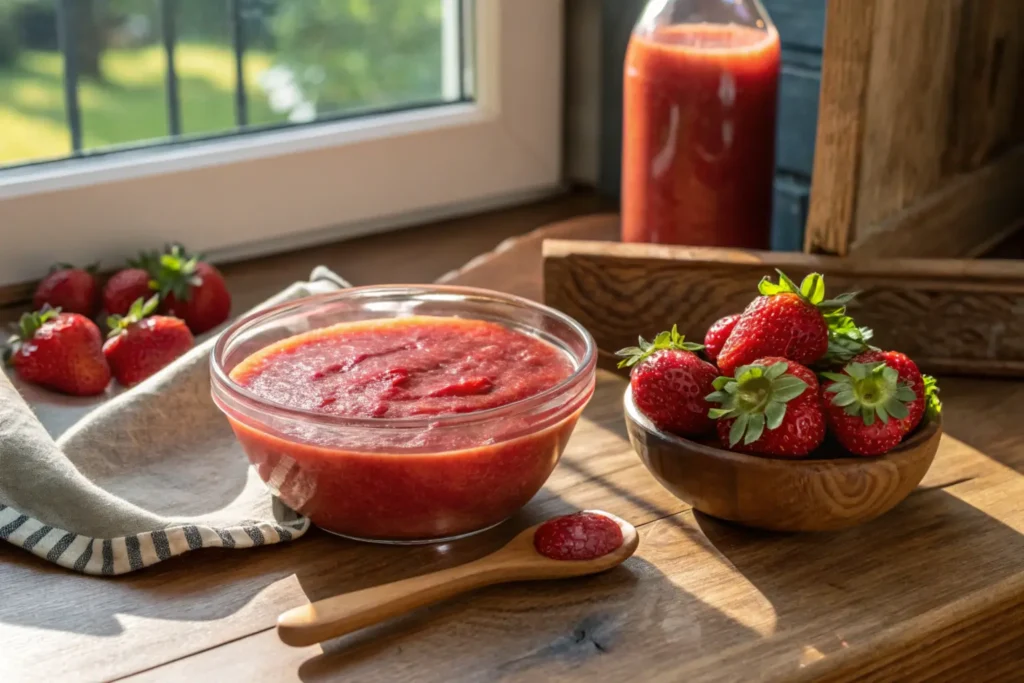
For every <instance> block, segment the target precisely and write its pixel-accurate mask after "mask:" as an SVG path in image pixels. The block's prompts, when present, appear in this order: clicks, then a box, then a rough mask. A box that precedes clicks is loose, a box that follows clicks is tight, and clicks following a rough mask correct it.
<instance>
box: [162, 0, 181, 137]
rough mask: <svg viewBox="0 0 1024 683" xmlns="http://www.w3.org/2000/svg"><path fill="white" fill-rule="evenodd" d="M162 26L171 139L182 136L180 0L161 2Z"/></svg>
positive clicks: (163, 0) (168, 123)
mask: <svg viewBox="0 0 1024 683" xmlns="http://www.w3.org/2000/svg"><path fill="white" fill-rule="evenodd" d="M160 15H161V21H160V24H161V26H162V29H163V34H164V52H165V53H166V55H167V131H168V133H169V134H170V135H171V137H175V136H178V135H181V101H180V99H179V95H178V70H177V66H176V65H175V63H174V48H175V46H176V45H177V43H178V25H177V15H178V0H160Z"/></svg>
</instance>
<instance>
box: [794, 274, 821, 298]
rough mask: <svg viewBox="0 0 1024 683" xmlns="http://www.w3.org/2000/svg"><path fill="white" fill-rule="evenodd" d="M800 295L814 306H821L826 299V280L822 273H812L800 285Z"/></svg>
mask: <svg viewBox="0 0 1024 683" xmlns="http://www.w3.org/2000/svg"><path fill="white" fill-rule="evenodd" d="M800 293H801V294H803V295H804V297H806V298H807V300H808V301H810V302H811V303H812V304H819V303H821V302H822V301H823V300H824V299H825V278H824V277H822V276H821V274H820V273H811V274H810V275H808V276H807V277H805V278H804V281H803V282H801V283H800Z"/></svg>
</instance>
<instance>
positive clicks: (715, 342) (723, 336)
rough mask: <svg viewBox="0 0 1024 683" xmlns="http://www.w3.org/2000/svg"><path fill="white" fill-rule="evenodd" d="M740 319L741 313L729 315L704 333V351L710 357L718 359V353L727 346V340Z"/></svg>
mask: <svg viewBox="0 0 1024 683" xmlns="http://www.w3.org/2000/svg"><path fill="white" fill-rule="evenodd" d="M739 321H740V315H739V314H736V315H727V316H725V317H724V318H722V319H720V320H719V321H718V322H716V323H715V324H714V325H712V326H711V328H710V329H709V330H708V333H707V334H706V335H704V353H706V354H707V356H708V358H710V359H711V360H718V354H719V353H721V352H722V347H723V346H725V342H726V340H727V339H728V338H729V335H731V334H732V330H733V328H734V327H736V323H738V322H739Z"/></svg>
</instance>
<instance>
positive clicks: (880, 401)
mask: <svg viewBox="0 0 1024 683" xmlns="http://www.w3.org/2000/svg"><path fill="white" fill-rule="evenodd" d="M899 355H902V354H899ZM904 358H906V357H905V356H904ZM908 360H909V359H908ZM904 369H906V370H907V371H908V372H909V370H910V368H909V366H905V367H904ZM913 370H914V371H915V372H916V371H917V368H916V366H915V367H914V368H913ZM822 377H823V378H824V379H825V380H827V381H826V382H825V383H824V384H823V385H822V387H821V397H822V402H823V403H824V405H825V416H826V419H827V420H828V425H829V427H830V428H831V430H832V432H833V433H834V434H835V436H836V439H838V440H839V443H840V444H842V446H843V448H845V449H846V450H848V451H850V452H851V453H853V454H855V455H882V454H883V453H887V452H889V451H891V450H892V449H893V448H895V447H896V446H898V445H899V443H900V441H902V440H903V437H904V435H905V434H906V433H907V431H909V430H908V428H907V424H909V422H908V420H909V419H910V417H911V410H912V409H914V410H917V419H918V421H920V419H921V415H922V414H923V412H924V405H925V402H924V400H923V395H924V392H923V382H922V383H921V387H922V388H921V389H919V391H920V393H915V392H914V389H913V388H911V385H910V384H908V383H906V382H904V381H902V380H901V379H900V373H899V371H898V370H897V369H896V368H894V367H890V366H889V365H888V359H885V360H878V361H874V362H870V363H858V362H854V363H850V364H848V365H847V366H846V367H845V368H843V372H841V373H834V372H824V373H822ZM916 406H920V407H919V408H917V407H916ZM915 426H916V425H915Z"/></svg>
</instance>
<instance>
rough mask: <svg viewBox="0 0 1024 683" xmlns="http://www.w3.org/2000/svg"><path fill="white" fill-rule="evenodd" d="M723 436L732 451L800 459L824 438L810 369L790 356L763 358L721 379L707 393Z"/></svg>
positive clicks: (819, 402)
mask: <svg viewBox="0 0 1024 683" xmlns="http://www.w3.org/2000/svg"><path fill="white" fill-rule="evenodd" d="M707 399H708V401H710V402H712V403H720V404H721V407H720V408H713V409H712V410H711V413H710V416H711V417H712V418H713V419H715V420H717V421H718V422H717V428H718V437H719V439H720V440H721V441H722V444H723V445H725V446H726V447H727V448H730V449H732V450H739V451H744V452H746V453H759V454H764V455H773V456H776V457H779V458H800V457H803V456H805V455H808V454H810V453H811V452H812V451H814V450H815V449H816V448H817V447H818V446H820V445H821V442H822V441H824V440H825V415H824V413H823V411H822V408H821V400H820V399H819V398H818V380H817V378H816V377H815V376H814V373H813V372H811V370H809V369H808V368H806V367H804V366H803V365H800V364H799V363H796V362H794V361H791V360H787V359H786V358H779V357H769V358H761V359H759V360H757V361H755V362H754V363H752V364H750V365H744V366H741V367H739V368H737V369H736V377H735V378H733V377H719V378H718V379H716V380H715V392H714V393H712V394H711V395H709V396H708V397H707Z"/></svg>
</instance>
